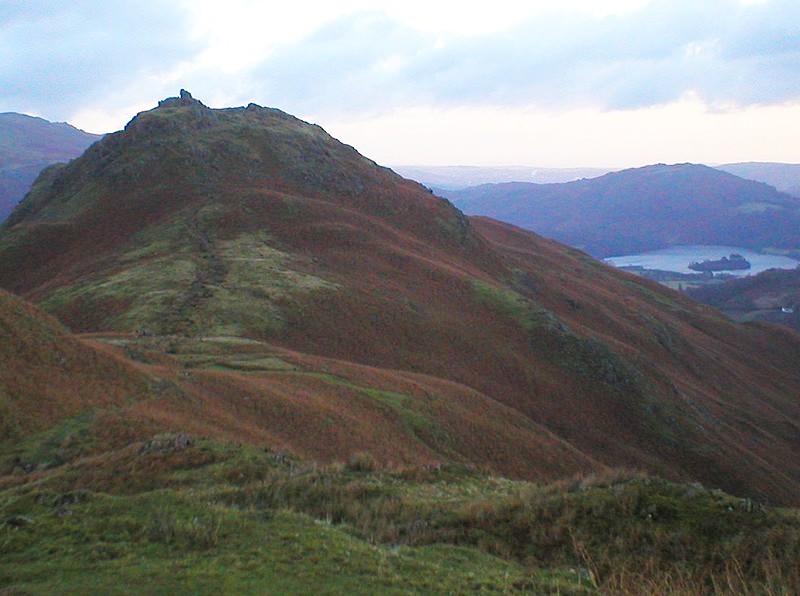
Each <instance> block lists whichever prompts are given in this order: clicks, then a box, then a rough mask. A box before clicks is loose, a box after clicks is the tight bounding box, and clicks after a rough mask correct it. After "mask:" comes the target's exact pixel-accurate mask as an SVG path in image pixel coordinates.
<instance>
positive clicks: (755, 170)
mask: <svg viewBox="0 0 800 596" xmlns="http://www.w3.org/2000/svg"><path fill="white" fill-rule="evenodd" d="M716 167H717V169H718V170H722V171H724V172H728V173H730V174H734V175H735V176H739V177H740V178H747V179H748V180H756V181H757V182H764V183H766V184H769V185H770V186H774V187H775V188H776V189H778V190H779V191H781V192H786V193H789V194H791V195H794V196H800V164H790V163H772V162H758V161H750V162H743V163H729V164H723V165H721V166H716Z"/></svg>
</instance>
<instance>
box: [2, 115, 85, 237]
mask: <svg viewBox="0 0 800 596" xmlns="http://www.w3.org/2000/svg"><path fill="white" fill-rule="evenodd" d="M99 138H100V135H93V134H89V133H87V132H83V131H82V130H78V129H77V128H75V127H73V126H70V125H69V124H66V123H63V122H58V123H56V122H48V121H47V120H44V119H42V118H35V117H33V116H27V115H25V114H16V113H14V112H7V113H3V114H0V221H2V220H3V219H5V218H6V217H7V216H8V214H9V213H11V210H12V209H13V208H14V207H15V206H16V204H17V203H18V202H19V201H20V200H21V199H22V197H24V196H25V193H26V192H28V190H29V189H30V187H31V184H33V181H34V180H35V179H36V176H38V175H39V172H41V171H42V170H43V169H44V168H45V167H47V166H49V165H51V164H54V163H57V162H63V161H69V160H70V159H73V158H75V157H78V156H79V155H80V154H81V153H83V151H84V150H85V149H86V148H87V147H88V146H89V145H91V144H92V143H94V142H95V141H96V140H98V139H99Z"/></svg>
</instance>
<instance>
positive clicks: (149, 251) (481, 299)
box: [0, 92, 800, 515]
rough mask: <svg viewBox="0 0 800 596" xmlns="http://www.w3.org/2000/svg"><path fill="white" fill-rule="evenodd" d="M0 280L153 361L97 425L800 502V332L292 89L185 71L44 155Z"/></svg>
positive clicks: (318, 454) (138, 361) (96, 439)
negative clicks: (402, 158) (409, 152)
mask: <svg viewBox="0 0 800 596" xmlns="http://www.w3.org/2000/svg"><path fill="white" fill-rule="evenodd" d="M712 172H714V171H713V170H712ZM716 175H718V176H725V177H728V178H730V179H732V180H734V181H736V183H737V184H738V183H739V182H738V179H736V178H734V177H733V176H730V175H728V174H722V173H720V172H716ZM586 182H588V181H584V183H586ZM573 184H575V183H573ZM750 184H755V183H750ZM761 186H763V185H761ZM759 188H760V186H759ZM787 209H788V207H787ZM0 286H2V287H4V288H6V289H8V290H11V291H14V292H16V293H17V294H19V295H22V296H23V297H24V298H26V299H28V300H30V301H32V302H34V303H35V304H36V305H37V306H38V307H39V308H42V309H44V310H45V311H47V312H48V313H49V314H50V315H53V316H56V317H58V318H59V319H60V320H61V321H62V322H63V323H64V324H66V325H67V326H68V327H70V328H71V329H72V330H73V331H75V332H81V333H89V334H92V335H91V336H90V338H87V339H86V340H85V341H92V342H94V343H93V345H95V347H98V346H97V345H96V343H97V342H101V341H102V342H105V344H103V347H105V349H106V350H107V351H109V352H112V351H113V353H114V354H116V355H117V356H121V355H124V356H125V357H127V358H128V359H129V360H130V361H131V362H133V363H134V368H135V369H136V370H138V371H141V372H143V373H145V374H146V375H147V376H149V377H150V379H151V380H150V381H149V383H148V388H147V389H148V391H149V392H150V393H151V394H153V398H152V399H143V400H140V401H136V402H135V404H131V407H130V408H115V407H114V408H108V409H107V411H103V412H97V414H96V415H97V416H98V418H96V419H95V420H97V421H98V422H97V423H96V424H95V425H93V426H92V427H91V429H90V430H87V432H86V433H85V435H86V436H87V437H88V438H86V441H87V446H86V448H87V449H96V450H102V449H103V447H104V446H105V445H106V444H108V443H110V442H112V441H113V442H115V443H114V444H115V445H117V446H119V442H120V441H122V440H123V438H124V437H128V439H129V440H138V441H144V440H145V439H147V437H148V436H150V435H152V434H155V433H156V432H164V431H171V432H174V433H182V432H185V433H189V434H191V435H196V436H209V437H213V438H215V439H218V440H226V441H230V442H234V443H242V444H247V445H251V446H253V447H255V448H257V449H259V450H263V449H264V448H268V449H270V450H272V451H274V452H279V453H285V452H289V453H293V454H296V455H298V456H300V457H304V458H309V459H312V460H313V461H315V462H330V461H337V460H338V461H346V460H348V459H349V458H351V457H352V456H354V455H355V454H358V453H360V452H365V453H368V454H370V456H371V457H372V458H374V460H375V461H376V462H377V464H381V465H388V464H395V465H406V464H414V465H429V466H435V465H438V464H441V463H442V462H459V463H461V464H465V463H466V464H471V465H478V466H486V467H487V468H488V469H490V470H492V471H494V472H495V473H500V474H503V475H506V476H512V477H516V478H526V479H531V480H537V481H539V480H547V479H556V478H564V477H565V476H570V475H572V474H575V473H586V472H598V473H600V472H604V471H606V470H607V469H608V468H609V467H612V466H613V467H616V466H624V467H629V468H637V469H644V470H648V471H650V472H651V473H654V474H659V475H662V476H666V477H668V478H674V479H681V480H697V481H700V482H703V483H705V484H707V485H709V486H714V487H724V488H727V489H728V490H731V491H734V492H737V493H739V494H742V495H746V496H753V497H759V498H763V499H766V500H769V501H770V502H774V503H796V502H798V495H799V494H800V461H798V460H797V457H796V454H797V453H798V450H800V433H798V420H800V404H798V403H797V400H796V396H797V395H798V394H800V376H798V373H797V370H796V367H795V366H794V365H795V363H796V362H797V360H798V359H799V358H800V339H798V337H797V336H796V335H795V334H793V333H791V332H790V331H788V330H782V329H775V328H762V327H754V326H741V325H736V324H734V323H732V322H731V321H729V320H728V319H726V318H725V317H723V316H722V315H721V314H720V313H718V312H716V311H714V310H712V309H710V308H708V307H706V306H703V305H699V304H697V303H696V302H694V301H692V300H690V299H689V298H687V297H686V296H684V295H682V294H679V293H676V292H672V291H670V290H667V289H665V288H663V287H660V286H658V285H657V284H655V283H651V282H649V281H647V280H642V279H639V278H636V277H633V276H631V275H629V274H626V273H625V272H621V271H618V270H615V269H613V268H610V267H607V266H605V265H604V264H602V263H600V262H598V261H596V260H594V259H592V258H590V257H589V256H587V255H586V254H584V253H582V252H580V251H577V250H574V249H571V248H568V247H566V246H563V245H561V244H558V243H556V242H553V241H549V240H546V239H544V238H541V237H540V236H537V235H535V234H533V233H531V232H529V231H525V230H523V229H521V228H518V227H514V226H511V225H509V224H505V223H501V222H498V221H495V220H491V219H488V218H467V217H466V216H465V215H464V214H463V213H462V212H460V211H459V210H458V209H456V208H455V207H454V206H453V205H452V204H451V203H449V202H448V201H446V200H444V199H442V198H439V197H436V196H435V195H433V194H431V193H430V192H428V191H427V190H426V189H425V188H424V187H422V186H421V185H419V184H417V183H415V182H412V181H409V180H406V179H403V178H402V177H400V176H398V175H397V174H395V173H394V172H392V171H391V170H389V169H387V168H383V167H381V166H379V165H377V164H375V163H374V162H373V161H371V160H369V159H367V158H366V157H364V156H362V155H361V154H359V153H358V152H357V151H356V150H355V149H353V148H352V147H350V146H347V145H344V144H342V143H340V142H339V141H337V140H335V139H333V138H332V137H330V135H328V134H327V133H326V132H325V131H324V130H323V129H321V128H320V127H318V126H314V125H312V124H309V123H306V122H303V121H301V120H299V119H297V118H294V117H293V116H290V115H288V114H286V113H284V112H281V111H280V110H276V109H270V108H264V107H260V106H257V105H255V104H250V105H248V106H247V107H240V108H230V109H220V110H217V109H210V108H208V107H206V106H205V105H203V104H202V103H200V102H199V101H197V100H195V99H194V98H192V97H191V95H190V94H188V93H186V92H183V93H181V96H180V97H175V98H169V99H166V100H164V101H162V102H160V103H159V105H158V107H156V108H154V109H152V110H149V111H147V112H143V113H141V114H139V115H137V116H136V117H135V118H134V119H133V120H132V121H131V122H130V123H129V124H128V125H127V126H126V127H125V130H123V131H120V132H117V133H113V134H110V135H107V136H106V137H105V138H103V139H102V140H101V141H100V142H98V143H95V144H94V145H93V146H92V147H90V148H89V149H88V150H87V151H86V152H84V153H83V155H81V157H79V158H78V159H75V160H73V161H72V162H70V163H69V164H66V165H63V166H57V167H53V168H48V169H47V170H46V171H45V172H43V173H42V174H41V175H40V177H39V178H38V180H37V181H36V183H35V184H34V186H33V188H32V190H31V192H30V193H28V195H27V196H26V198H25V199H24V200H23V202H22V204H21V205H20V206H19V208H18V209H16V210H15V212H14V213H13V214H12V215H11V217H9V218H8V220H7V221H6V222H5V224H3V225H2V226H0ZM98 349H99V347H98ZM65 357H66V358H67V361H68V362H69V361H70V360H69V359H70V356H69V354H65ZM21 365H22V364H20V366H21ZM31 374H33V373H31ZM27 399H28V401H31V400H33V401H32V403H34V404H35V400H36V395H35V394H28V397H27ZM132 401H133V400H132ZM32 410H35V405H30V407H29V411H32ZM20 411H21V410H20ZM101 414H102V416H100V415H101ZM23 422H24V421H23ZM79 422H80V421H74V420H73V421H63V420H62V421H61V422H60V424H62V426H60V427H59V426H54V427H53V429H55V430H53V433H56V431H57V430H58V429H59V428H63V426H64V425H66V426H69V425H78V423H79ZM59 432H61V431H59ZM104 433H105V434H104ZM65 434H67V433H66V431H65V432H61V434H58V435H57V436H58V437H61V436H64V435H65ZM71 435H77V436H76V437H75V438H74V440H75V441H78V440H79V439H80V437H81V436H83V435H80V433H77V432H76V433H71ZM46 443H47V445H50V444H52V441H46ZM16 448H17V446H16V444H10V445H5V446H4V445H0V455H2V454H3V453H9V454H10V453H14V450H15V449H16ZM37 453H38V451H37ZM92 453H95V452H92ZM32 455H35V453H34V454H32ZM209 456H212V454H209ZM253 473H254V474H255V475H257V474H259V473H260V472H259V471H258V470H257V469H255V468H254V470H253ZM123 476H124V475H123ZM237 477H238V476H237ZM176 481H179V480H176ZM645 515H646V514H645Z"/></svg>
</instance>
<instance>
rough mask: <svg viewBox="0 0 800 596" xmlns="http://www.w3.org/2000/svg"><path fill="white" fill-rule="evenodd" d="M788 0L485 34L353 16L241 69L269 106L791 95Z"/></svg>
mask: <svg viewBox="0 0 800 596" xmlns="http://www.w3.org/2000/svg"><path fill="white" fill-rule="evenodd" d="M793 4H794V2H793V0H771V1H769V2H762V3H757V4H754V3H750V4H745V3H742V2H740V1H739V0H709V1H707V2H696V1H678V0H655V1H651V2H649V3H648V4H646V5H645V6H643V7H641V8H639V9H638V10H633V11H629V12H625V13H621V14H611V15H606V16H597V15H594V14H591V13H586V12H583V13H581V12H575V11H571V12H570V11H563V10H551V11H549V12H544V13H542V14H539V15H536V16H535V17H530V18H527V19H525V20H523V21H520V22H519V23H517V24H516V25H515V26H513V27H511V28H508V29H505V30H503V31H499V32H493V33H490V34H485V35H470V36H465V35H462V36H459V35H454V34H448V35H437V34H436V33H433V32H430V31H426V32H422V31H419V30H416V29H414V28H412V27H411V26H409V25H406V24H402V23H400V22H398V21H396V20H393V19H392V18H390V17H389V16H388V15H386V14H385V13H379V12H360V13H355V14H351V15H349V16H346V17H342V18H340V19H339V20H337V21H336V22H334V23H329V24H328V25H326V26H324V27H322V28H320V29H318V30H317V31H316V32H314V33H313V34H312V35H310V36H309V37H307V38H305V39H304V40H302V41H300V42H296V43H294V44H291V45H286V46H283V47H281V48H279V49H278V50H277V51H276V52H274V53H272V54H271V55H270V56H269V57H268V58H266V59H265V60H264V61H263V62H262V63H261V64H260V65H259V66H258V67H257V68H256V69H255V70H253V71H252V73H251V77H252V82H251V86H252V87H251V88H253V89H257V90H258V91H257V92H258V93H259V97H260V98H264V99H265V100H267V102H268V103H272V104H275V105H283V106H288V107H290V108H293V109H302V110H304V111H306V112H312V113H314V112H316V113H322V112H363V111H365V110H378V111H380V110H391V109H393V108H397V107H403V106H408V105H439V106H457V105H498V106H515V105H535V106H540V107H546V108H556V109H562V108H576V107H586V106H591V107H600V108H603V109H609V110H613V109H633V108H638V107H646V106H650V105H662V104H666V103H669V102H672V101H676V100H678V99H680V98H682V97H686V96H687V94H688V95H691V96H693V97H698V98H700V99H701V100H703V101H705V102H706V103H708V104H710V105H712V106H746V105H752V104H775V103H781V102H786V101H792V100H797V99H800V19H797V18H796V7H795V6H793Z"/></svg>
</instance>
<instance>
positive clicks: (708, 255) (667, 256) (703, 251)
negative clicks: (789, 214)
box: [604, 245, 800, 277]
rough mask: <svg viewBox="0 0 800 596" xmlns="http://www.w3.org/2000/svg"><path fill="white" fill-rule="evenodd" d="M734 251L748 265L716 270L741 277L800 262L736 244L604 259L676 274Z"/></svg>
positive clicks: (622, 264) (792, 267)
mask: <svg viewBox="0 0 800 596" xmlns="http://www.w3.org/2000/svg"><path fill="white" fill-rule="evenodd" d="M734 253H735V254H739V255H742V256H743V257H744V258H745V259H747V260H748V261H750V265H751V268H750V269H743V270H738V271H736V270H734V271H722V272H717V273H730V274H731V275H736V276H737V277H744V276H746V275H755V274H756V273H761V272H762V271H766V270H767V269H794V268H795V267H797V265H798V264H800V262H798V261H795V260H794V259H791V258H789V257H782V256H779V255H765V254H761V253H757V252H754V251H752V250H748V249H746V248H738V247H736V246H711V245H692V246H688V245H683V246H671V247H669V248H662V249H661V250H653V251H650V252H644V253H641V254H638V255H623V256H619V257H608V258H607V259H604V260H605V262H606V263H609V264H611V265H614V266H615V267H626V266H639V267H644V268H645V269H662V270H664V271H677V272H678V273H697V271H692V270H691V269H689V263H691V262H693V261H698V262H699V261H709V260H716V259H721V258H722V257H728V256H730V255H731V254H734ZM715 274H716V273H715Z"/></svg>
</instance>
